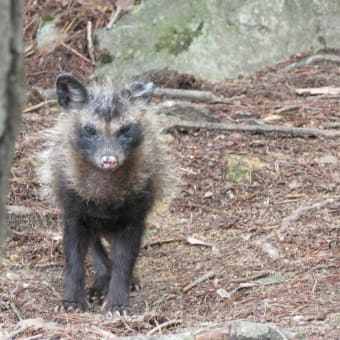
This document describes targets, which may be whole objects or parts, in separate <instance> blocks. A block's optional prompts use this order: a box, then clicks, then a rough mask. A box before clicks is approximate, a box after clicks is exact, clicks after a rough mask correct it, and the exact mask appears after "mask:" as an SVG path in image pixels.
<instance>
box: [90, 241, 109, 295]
mask: <svg viewBox="0 0 340 340" xmlns="http://www.w3.org/2000/svg"><path fill="white" fill-rule="evenodd" d="M91 252H92V256H93V262H94V266H95V270H96V273H95V277H94V281H93V285H92V287H91V288H90V289H89V298H90V300H91V301H92V300H93V298H95V297H96V298H99V299H102V298H103V297H104V296H105V295H106V294H107V292H108V289H109V282H110V278H111V261H110V259H109V257H108V255H107V253H106V250H105V248H104V246H103V244H102V242H101V240H100V239H99V238H98V239H96V240H95V241H94V242H93V243H92V244H91Z"/></svg>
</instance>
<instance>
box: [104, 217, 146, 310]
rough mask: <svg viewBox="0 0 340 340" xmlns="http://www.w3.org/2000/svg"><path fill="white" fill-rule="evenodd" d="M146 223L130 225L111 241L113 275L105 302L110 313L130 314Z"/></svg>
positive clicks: (119, 231)
mask: <svg viewBox="0 0 340 340" xmlns="http://www.w3.org/2000/svg"><path fill="white" fill-rule="evenodd" d="M143 231H144V222H141V221H139V222H137V223H134V224H129V225H127V226H126V227H124V228H121V229H120V230H118V231H116V232H115V233H114V234H113V236H112V240H111V247H112V249H111V255H112V273H111V280H110V285H109V292H108V294H107V297H106V300H105V302H104V308H105V309H106V311H107V312H108V313H111V314H112V313H115V312H118V313H119V314H125V313H128V312H129V309H130V308H129V301H128V295H129V289H130V283H131V278H132V272H133V268H134V265H135V262H136V259H137V256H138V254H139V250H140V245H141V239H142V235H143Z"/></svg>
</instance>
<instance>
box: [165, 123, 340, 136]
mask: <svg viewBox="0 0 340 340" xmlns="http://www.w3.org/2000/svg"><path fill="white" fill-rule="evenodd" d="M173 129H206V130H224V131H238V132H251V133H277V134H281V135H285V136H291V137H325V138H338V137H340V132H339V131H327V130H321V129H318V128H298V127H288V126H281V125H265V124H263V125H234V124H230V125H228V124H223V123H210V122H200V121H199V122H191V121H178V122H174V123H169V124H168V125H167V126H166V127H165V128H164V130H163V132H165V133H168V132H170V131H171V130H173Z"/></svg>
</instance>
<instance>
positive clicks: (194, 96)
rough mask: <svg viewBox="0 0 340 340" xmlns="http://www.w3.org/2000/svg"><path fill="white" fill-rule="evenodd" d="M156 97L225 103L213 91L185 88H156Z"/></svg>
mask: <svg viewBox="0 0 340 340" xmlns="http://www.w3.org/2000/svg"><path fill="white" fill-rule="evenodd" d="M154 95H155V96H156V97H167V98H177V99H187V100H198V101H201V102H206V103H224V99H222V98H219V97H217V96H215V95H214V94H213V93H212V92H208V91H196V90H183V89H168V88H160V87H158V88H156V89H155V91H154Z"/></svg>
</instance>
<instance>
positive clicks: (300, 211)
mask: <svg viewBox="0 0 340 340" xmlns="http://www.w3.org/2000/svg"><path fill="white" fill-rule="evenodd" d="M334 202H335V199H334V198H329V199H326V200H323V201H321V202H316V203H313V204H311V205H306V206H301V207H299V208H297V209H296V210H294V211H293V212H292V213H291V214H290V215H288V216H286V217H285V218H284V219H283V220H282V222H281V226H280V229H278V230H277V232H278V233H281V232H282V231H284V230H286V229H288V228H289V226H290V225H291V224H292V222H295V221H297V220H298V219H299V218H300V217H302V216H303V215H305V214H306V213H308V212H309V211H310V210H315V209H322V208H324V207H325V206H327V205H328V204H330V203H334Z"/></svg>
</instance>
